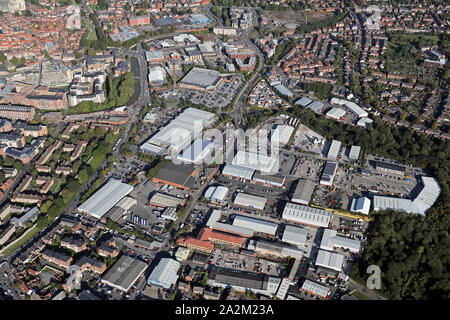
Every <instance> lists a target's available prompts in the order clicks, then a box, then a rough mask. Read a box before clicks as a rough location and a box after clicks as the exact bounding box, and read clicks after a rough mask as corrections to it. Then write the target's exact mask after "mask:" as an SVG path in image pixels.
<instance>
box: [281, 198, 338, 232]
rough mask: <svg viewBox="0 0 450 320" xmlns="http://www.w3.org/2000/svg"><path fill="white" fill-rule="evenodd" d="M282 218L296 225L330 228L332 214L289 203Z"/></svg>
mask: <svg viewBox="0 0 450 320" xmlns="http://www.w3.org/2000/svg"><path fill="white" fill-rule="evenodd" d="M282 218H283V219H284V220H288V221H292V222H296V223H301V224H306V225H310V226H315V227H325V228H328V225H329V224H330V218H331V213H330V212H328V211H326V210H322V209H317V208H312V207H308V206H303V205H298V204H294V203H291V202H288V203H286V206H285V207H284V210H283V215H282Z"/></svg>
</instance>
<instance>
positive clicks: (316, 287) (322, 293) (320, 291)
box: [301, 279, 331, 298]
mask: <svg viewBox="0 0 450 320" xmlns="http://www.w3.org/2000/svg"><path fill="white" fill-rule="evenodd" d="M301 290H302V291H306V292H308V293H310V294H312V295H315V296H319V297H321V298H327V297H328V295H329V294H330V292H331V291H330V289H328V287H326V286H324V285H321V284H318V283H316V282H313V281H311V280H308V279H306V280H305V282H303V285H302V289H301Z"/></svg>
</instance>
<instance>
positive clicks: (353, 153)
mask: <svg viewBox="0 0 450 320" xmlns="http://www.w3.org/2000/svg"><path fill="white" fill-rule="evenodd" d="M360 152H361V147H360V146H352V147H351V148H350V153H349V154H348V158H349V159H350V160H358V158H359V153H360Z"/></svg>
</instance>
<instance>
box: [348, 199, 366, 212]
mask: <svg viewBox="0 0 450 320" xmlns="http://www.w3.org/2000/svg"><path fill="white" fill-rule="evenodd" d="M369 210H370V200H369V198H366V197H362V198H358V199H353V201H352V206H351V211H353V212H359V213H363V214H369Z"/></svg>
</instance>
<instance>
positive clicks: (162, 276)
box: [147, 258, 181, 289]
mask: <svg viewBox="0 0 450 320" xmlns="http://www.w3.org/2000/svg"><path fill="white" fill-rule="evenodd" d="M180 266H181V264H180V263H179V262H178V261H176V260H174V259H170V258H162V259H161V260H160V261H159V263H158V265H157V266H156V267H155V268H154V269H153V271H152V273H151V274H150V276H149V277H148V279H147V283H148V284H150V285H152V286H155V287H159V288H164V289H169V288H170V287H171V286H172V285H174V284H175V283H176V282H177V280H178V269H180Z"/></svg>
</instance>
